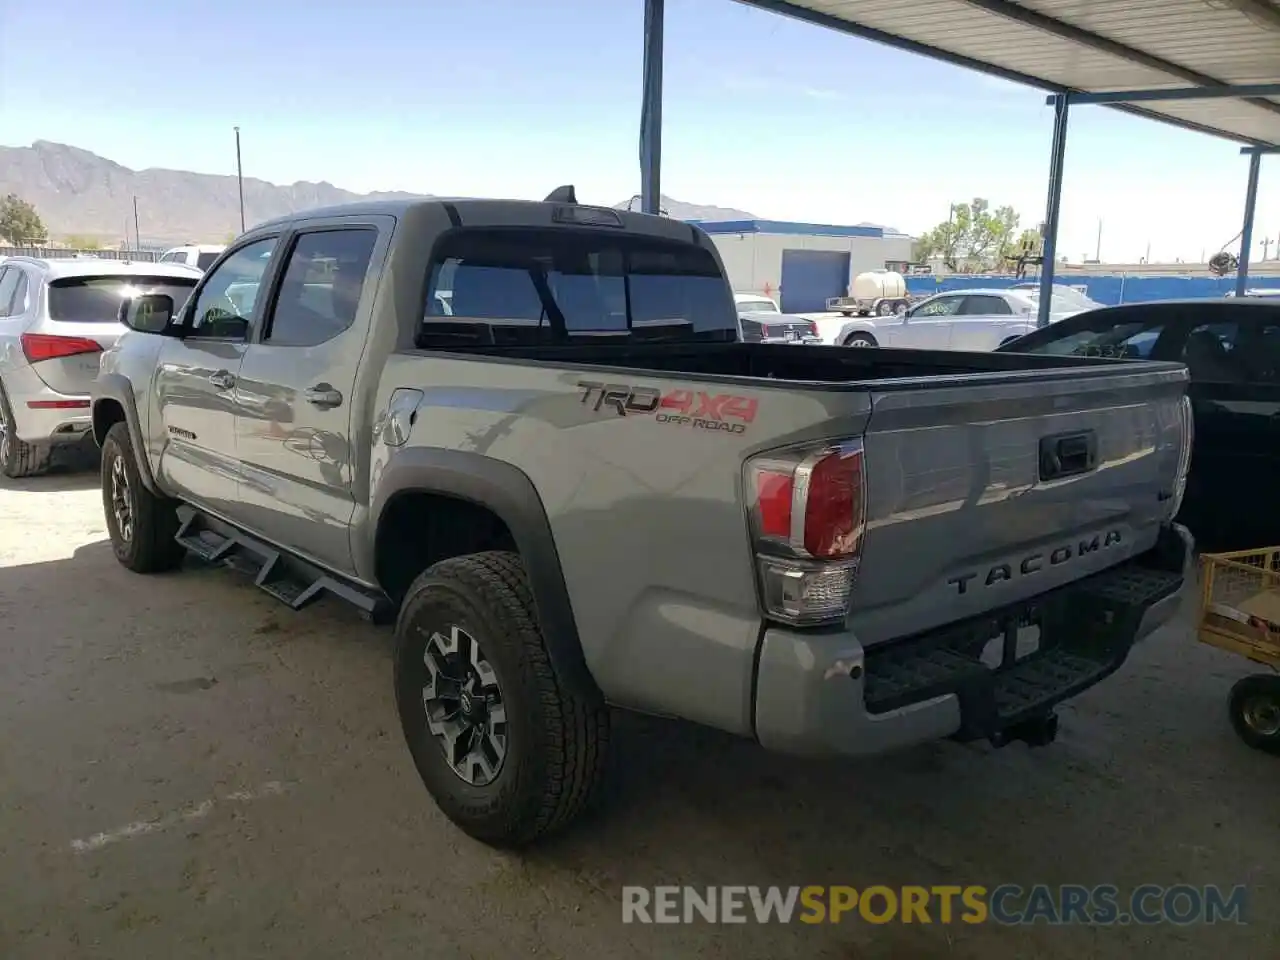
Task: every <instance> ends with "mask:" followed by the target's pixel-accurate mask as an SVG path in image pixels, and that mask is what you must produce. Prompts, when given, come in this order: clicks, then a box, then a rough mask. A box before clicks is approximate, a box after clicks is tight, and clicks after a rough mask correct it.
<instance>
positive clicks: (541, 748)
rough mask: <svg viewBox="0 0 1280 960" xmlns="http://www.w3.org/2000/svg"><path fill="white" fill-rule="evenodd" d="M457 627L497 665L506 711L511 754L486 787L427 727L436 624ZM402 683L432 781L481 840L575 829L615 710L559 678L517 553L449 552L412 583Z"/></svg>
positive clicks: (518, 842)
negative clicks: (467, 775) (428, 663)
mask: <svg viewBox="0 0 1280 960" xmlns="http://www.w3.org/2000/svg"><path fill="white" fill-rule="evenodd" d="M454 625H456V626H458V627H461V628H462V629H463V630H465V631H466V632H467V633H468V634H469V635H470V637H472V638H474V641H475V642H476V643H477V644H478V645H479V647H480V650H481V651H482V653H483V656H484V657H485V658H486V659H487V661H488V662H489V664H490V665H491V666H492V668H493V670H494V672H495V674H496V676H497V682H498V685H499V687H500V689H501V693H502V701H503V703H504V705H505V710H506V730H507V740H506V754H505V757H504V758H503V760H502V765H501V767H500V768H499V770H498V772H497V774H496V776H495V777H494V779H493V780H492V781H491V782H489V783H488V784H487V785H484V786H476V785H473V784H472V783H468V782H466V781H465V780H464V779H462V778H461V777H460V776H458V775H457V774H456V773H455V772H454V769H453V767H452V766H450V764H449V762H448V761H447V760H446V759H445V756H444V751H443V750H442V749H441V745H440V742H439V741H438V740H437V739H436V738H435V737H434V736H433V735H432V734H431V732H430V731H429V730H428V728H427V714H426V708H425V706H424V683H425V681H426V675H427V673H428V671H427V668H426V667H425V666H424V665H423V658H424V655H425V653H426V647H427V643H428V640H429V638H430V636H431V635H432V633H433V632H438V631H441V630H445V629H448V628H450V627H452V626H454ZM395 692H396V705H397V707H398V709H399V713H400V723H401V727H402V728H403V731H404V736H405V740H406V742H407V744H408V746H409V751H410V753H411V754H412V756H413V762H414V765H415V766H416V767H417V768H418V774H419V776H421V778H422V782H423V784H424V785H425V786H426V788H427V790H428V792H429V793H430V794H431V796H432V797H433V798H434V799H435V801H436V804H437V805H438V806H439V807H440V809H441V811H442V812H443V813H444V814H445V816H447V817H448V818H449V819H450V820H452V821H453V822H454V823H455V824H457V825H458V826H459V827H460V828H461V829H462V830H464V831H465V832H466V833H468V834H470V835H471V836H472V837H474V838H476V839H477V840H480V841H481V842H483V843H487V844H490V845H493V846H498V847H510V848H519V847H524V846H528V845H529V844H531V843H533V842H534V841H536V840H538V839H540V838H541V837H544V836H546V835H547V834H550V833H553V832H554V831H556V830H559V829H561V828H563V827H565V826H567V825H568V824H569V823H570V822H571V821H573V820H574V819H575V818H576V817H577V816H578V815H579V814H580V813H581V812H582V811H583V810H584V809H585V808H586V807H587V806H588V805H589V804H590V802H591V801H592V800H593V799H594V798H595V796H596V794H597V793H598V790H599V787H600V784H601V781H602V780H603V778H604V771H605V761H606V755H607V752H608V751H607V748H608V743H609V710H608V707H607V706H606V705H605V704H604V703H603V702H596V701H595V700H591V701H588V700H584V699H582V698H580V697H578V696H576V695H574V694H573V693H571V692H569V691H568V690H566V689H565V688H564V686H563V685H562V684H561V682H560V678H559V677H557V675H556V671H555V668H554V667H553V666H552V664H551V659H550V657H549V656H548V654H547V647H546V641H545V640H544V639H543V635H542V630H541V628H540V626H539V624H538V621H537V616H536V613H535V608H534V603H533V594H532V592H531V590H530V588H529V580H528V574H527V573H526V571H525V568H524V564H523V562H522V561H521V559H520V557H519V556H518V555H517V554H514V553H508V552H502V551H489V552H485V553H476V554H470V555H468V556H462V557H455V558H452V559H449V560H443V561H441V562H440V563H437V564H435V565H434V566H432V567H430V568H429V569H428V570H427V571H426V572H425V573H423V574H422V575H420V576H419V577H418V578H417V579H416V580H415V581H414V582H413V584H412V585H411V586H410V587H409V590H408V592H407V593H406V595H405V599H404V603H403V605H402V606H401V608H400V616H399V618H398V620H397V622H396V629H395Z"/></svg>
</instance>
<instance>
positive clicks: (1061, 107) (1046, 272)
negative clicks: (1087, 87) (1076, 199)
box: [1036, 93, 1069, 327]
mask: <svg viewBox="0 0 1280 960" xmlns="http://www.w3.org/2000/svg"><path fill="white" fill-rule="evenodd" d="M1068 106H1069V100H1068V97H1067V95H1066V94H1065V93H1059V94H1057V95H1056V96H1055V97H1054V98H1053V147H1052V149H1051V151H1050V154H1049V199H1048V202H1047V203H1046V204H1045V211H1044V237H1043V240H1044V244H1043V246H1044V249H1043V251H1042V258H1041V261H1040V312H1039V315H1038V316H1037V317H1036V326H1038V327H1045V326H1048V325H1049V311H1050V309H1051V308H1052V306H1053V267H1054V261H1055V259H1056V258H1057V255H1058V213H1059V211H1060V210H1061V208H1062V165H1063V161H1064V160H1065V159H1066V152H1067V113H1068Z"/></svg>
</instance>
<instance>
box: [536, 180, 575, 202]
mask: <svg viewBox="0 0 1280 960" xmlns="http://www.w3.org/2000/svg"><path fill="white" fill-rule="evenodd" d="M543 202H544V203H577V202H578V194H577V193H575V192H574V189H573V184H571V183H566V184H565V185H564V186H563V187H556V188H555V189H554V190H552V191H551V192H550V193H548V194H547V199H546V200H545V201H543Z"/></svg>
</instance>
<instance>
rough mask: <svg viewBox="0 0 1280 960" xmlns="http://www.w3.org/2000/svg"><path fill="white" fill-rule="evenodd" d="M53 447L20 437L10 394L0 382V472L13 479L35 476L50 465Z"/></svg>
mask: <svg viewBox="0 0 1280 960" xmlns="http://www.w3.org/2000/svg"><path fill="white" fill-rule="evenodd" d="M52 454H53V448H52V447H51V446H49V445H48V444H35V443H24V442H23V441H21V440H19V439H18V424H17V421H16V420H15V419H14V416H13V408H12V407H11V406H10V405H9V395H8V394H7V393H6V392H5V389H4V384H2V383H0V473H3V474H4V475H5V476H6V477H8V478H9V479H11V480H17V479H19V478H21V477H34V476H35V475H36V474H39V473H43V472H44V471H45V469H47V468H48V466H49V460H50V459H51V457H52Z"/></svg>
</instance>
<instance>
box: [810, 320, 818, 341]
mask: <svg viewBox="0 0 1280 960" xmlns="http://www.w3.org/2000/svg"><path fill="white" fill-rule="evenodd" d="M817 335H818V325H817V324H816V323H815V322H814V321H812V320H810V321H809V336H811V337H816V336H817Z"/></svg>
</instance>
